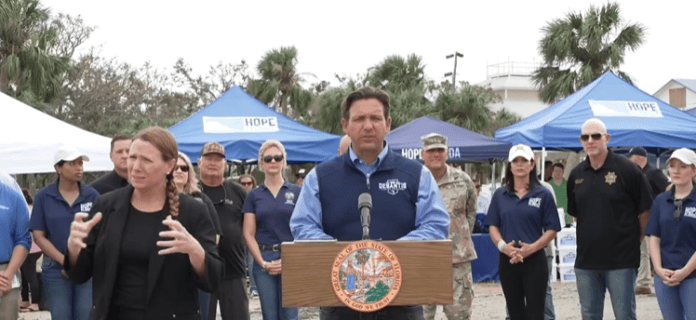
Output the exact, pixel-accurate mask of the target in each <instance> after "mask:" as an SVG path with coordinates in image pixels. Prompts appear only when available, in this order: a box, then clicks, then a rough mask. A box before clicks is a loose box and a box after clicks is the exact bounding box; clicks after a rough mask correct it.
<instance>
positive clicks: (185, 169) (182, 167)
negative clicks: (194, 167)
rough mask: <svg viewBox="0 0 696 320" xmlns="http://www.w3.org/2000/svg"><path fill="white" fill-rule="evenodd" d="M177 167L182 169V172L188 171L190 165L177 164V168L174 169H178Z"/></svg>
mask: <svg viewBox="0 0 696 320" xmlns="http://www.w3.org/2000/svg"><path fill="white" fill-rule="evenodd" d="M177 169H178V170H181V171H182V172H188V171H189V167H188V166H176V169H174V171H176V170H177Z"/></svg>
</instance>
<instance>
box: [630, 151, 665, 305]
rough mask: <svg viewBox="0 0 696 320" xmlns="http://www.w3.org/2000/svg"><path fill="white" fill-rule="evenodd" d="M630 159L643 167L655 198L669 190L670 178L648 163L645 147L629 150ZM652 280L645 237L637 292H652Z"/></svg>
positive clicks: (641, 251) (642, 243)
mask: <svg viewBox="0 0 696 320" xmlns="http://www.w3.org/2000/svg"><path fill="white" fill-rule="evenodd" d="M628 160H631V162H633V163H635V164H637V165H638V166H639V167H640V168H641V169H642V171H643V174H644V175H645V177H646V178H648V182H649V183H650V191H652V195H653V198H654V197H657V195H658V194H660V193H663V192H665V191H666V190H667V186H669V180H667V177H666V176H665V175H664V173H662V171H660V170H659V169H657V168H655V167H654V166H652V165H651V164H650V163H648V152H647V151H646V150H645V148H643V147H634V148H631V150H629V151H628ZM651 280H652V277H651V273H650V256H649V255H648V239H643V241H641V243H640V267H639V268H638V279H637V280H636V294H651V293H652V290H651V289H650V284H651V282H652V281H651Z"/></svg>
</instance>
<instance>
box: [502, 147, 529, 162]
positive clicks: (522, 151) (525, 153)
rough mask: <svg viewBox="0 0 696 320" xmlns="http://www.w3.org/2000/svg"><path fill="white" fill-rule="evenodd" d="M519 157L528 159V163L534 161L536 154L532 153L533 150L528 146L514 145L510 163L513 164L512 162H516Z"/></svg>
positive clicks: (509, 156)
mask: <svg viewBox="0 0 696 320" xmlns="http://www.w3.org/2000/svg"><path fill="white" fill-rule="evenodd" d="M517 157H522V158H525V159H527V161H532V159H534V152H532V148H530V147H529V146H528V145H524V144H518V145H514V146H512V148H510V154H509V155H508V161H510V162H512V160H515V158H517Z"/></svg>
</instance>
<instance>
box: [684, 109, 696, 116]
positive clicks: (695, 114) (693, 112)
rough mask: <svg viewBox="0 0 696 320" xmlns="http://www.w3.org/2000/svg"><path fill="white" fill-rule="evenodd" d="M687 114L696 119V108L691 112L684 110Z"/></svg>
mask: <svg viewBox="0 0 696 320" xmlns="http://www.w3.org/2000/svg"><path fill="white" fill-rule="evenodd" d="M684 111H685V112H686V113H688V114H690V115H692V116H694V117H696V108H691V109H689V110H684Z"/></svg>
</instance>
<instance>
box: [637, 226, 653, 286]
mask: <svg viewBox="0 0 696 320" xmlns="http://www.w3.org/2000/svg"><path fill="white" fill-rule="evenodd" d="M651 284H652V274H651V272H650V255H649V252H648V237H645V238H643V241H642V242H641V243H640V267H639V268H638V277H637V278H636V287H644V288H650V287H651Z"/></svg>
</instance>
